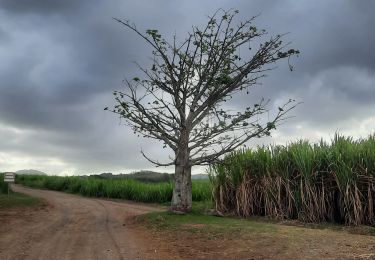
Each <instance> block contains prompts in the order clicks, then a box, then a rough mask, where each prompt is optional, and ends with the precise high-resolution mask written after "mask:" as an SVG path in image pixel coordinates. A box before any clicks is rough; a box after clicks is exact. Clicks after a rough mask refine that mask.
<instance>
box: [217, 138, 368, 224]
mask: <svg viewBox="0 0 375 260" xmlns="http://www.w3.org/2000/svg"><path fill="white" fill-rule="evenodd" d="M212 172H213V175H214V178H212V181H213V188H214V201H215V207H216V209H217V210H218V211H219V212H222V213H226V214H228V213H230V214H234V215H237V216H241V217H249V216H254V215H258V216H270V217H273V218H277V219H297V220H299V221H302V222H310V223H318V222H335V223H341V224H346V225H360V224H364V225H374V224H375V214H374V208H375V135H371V136H369V137H368V138H367V139H361V140H353V139H352V138H350V137H342V136H339V135H336V136H335V137H334V139H333V140H332V144H327V143H325V142H323V141H321V142H320V143H318V144H310V143H309V142H308V141H299V142H294V143H291V144H289V145H287V146H269V147H258V149H257V150H251V149H247V150H240V151H236V152H233V153H232V154H230V155H228V156H227V157H225V159H224V160H223V162H221V163H219V164H215V165H214V166H212Z"/></svg>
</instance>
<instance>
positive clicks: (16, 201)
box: [0, 173, 41, 210]
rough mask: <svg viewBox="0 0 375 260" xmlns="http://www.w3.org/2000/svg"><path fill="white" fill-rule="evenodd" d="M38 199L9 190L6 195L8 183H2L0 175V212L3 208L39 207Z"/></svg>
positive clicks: (2, 178)
mask: <svg viewBox="0 0 375 260" xmlns="http://www.w3.org/2000/svg"><path fill="white" fill-rule="evenodd" d="M40 203H41V201H40V200H39V199H38V198H33V197H30V196H27V195H24V194H21V193H16V192H13V191H11V190H10V192H9V195H8V183H6V182H4V174H2V173H0V210H1V209H5V208H18V207H31V206H35V205H40Z"/></svg>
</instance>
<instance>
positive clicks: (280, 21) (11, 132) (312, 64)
mask: <svg viewBox="0 0 375 260" xmlns="http://www.w3.org/2000/svg"><path fill="white" fill-rule="evenodd" d="M220 7H222V8H226V9H228V8H235V9H239V10H240V17H241V18H243V19H244V18H248V17H250V16H253V15H257V14H261V15H260V16H259V17H258V18H257V20H256V22H255V24H256V25H258V26H259V27H261V28H266V29H267V30H269V32H270V35H272V34H277V33H285V32H290V34H288V35H286V37H285V39H286V41H291V42H292V44H291V46H292V47H296V48H298V49H300V50H301V52H302V54H301V55H300V57H299V58H297V59H293V60H291V62H292V64H293V65H294V66H295V71H293V72H290V71H289V69H288V65H287V63H286V62H284V63H280V64H279V67H278V68H277V69H276V70H274V71H272V72H270V73H269V76H268V77H267V78H265V79H264V80H263V81H262V83H263V85H262V86H257V87H255V88H254V89H253V90H252V91H251V92H250V93H251V95H249V96H243V95H242V96H239V97H237V98H236V99H234V103H232V105H233V106H238V107H240V106H244V105H246V104H249V103H250V104H251V103H253V102H256V101H257V100H258V99H259V98H261V97H262V96H263V97H266V98H271V100H272V102H273V103H272V104H271V105H273V107H275V108H277V106H278V105H279V104H281V103H282V102H283V101H286V100H288V99H289V98H296V99H297V100H298V101H303V102H304V103H303V104H302V105H300V106H299V107H297V108H296V109H295V110H294V111H293V113H292V114H293V115H295V116H296V117H295V118H293V119H291V120H290V121H289V122H288V124H285V125H283V126H282V127H281V128H280V130H279V132H277V133H276V135H275V136H276V137H275V138H274V139H266V140H264V142H273V141H276V142H277V141H280V140H283V141H284V140H289V139H293V138H296V137H305V138H310V137H311V138H316V137H317V136H318V135H325V136H327V135H329V134H332V133H333V132H334V131H336V130H337V129H342V130H343V131H344V132H345V131H346V132H348V133H351V134H355V133H356V131H355V129H356V126H355V125H353V122H356V124H357V125H362V130H361V134H362V133H365V132H366V131H368V132H370V131H372V128H371V127H372V126H373V124H372V121H371V120H375V119H373V112H372V111H374V108H375V107H374V105H373V104H374V103H375V102H374V101H375V87H374V84H375V77H374V76H373V74H374V68H375V64H374V63H375V56H374V55H375V54H374V52H373V46H374V45H375V34H374V33H373V32H372V25H373V24H375V15H374V10H375V3H374V2H373V1H355V2H354V1H333V0H332V1H323V0H321V1H318V2H317V1H314V2H311V1H298V2H296V1H292V0H289V1H283V2H275V1H261V0H254V1H234V2H230V3H228V2H227V1H204V2H203V3H202V2H201V1H196V0H194V1H188V2H182V3H180V2H176V1H171V0H163V1H145V0H144V1H111V2H109V1H73V0H72V1H70V0H69V1H57V0H56V1H53V0H33V1H30V0H29V1H26V0H20V1H11V0H1V1H0V17H1V18H0V22H1V23H0V60H1V63H0V78H1V82H0V170H1V169H2V168H3V167H5V169H4V170H7V169H17V168H18V167H28V166H30V167H39V168H40V169H43V170H46V171H49V172H50V173H52V172H54V173H58V172H61V171H64V169H70V170H72V171H73V170H74V171H76V172H79V173H90V172H96V171H105V170H106V169H107V170H109V171H123V170H125V169H137V168H138V169H139V168H150V167H152V166H151V165H150V164H149V163H148V162H147V161H146V160H144V159H143V157H142V156H141V155H140V154H139V150H140V149H141V148H142V149H144V150H146V151H148V152H150V153H151V155H154V156H161V158H162V159H163V158H166V157H167V155H168V152H167V151H164V150H161V149H160V145H159V144H158V143H155V142H150V141H149V140H143V139H140V138H136V137H135V136H134V135H133V134H132V132H131V131H130V130H129V129H128V128H127V127H126V126H123V125H119V123H120V121H119V119H118V118H116V116H114V115H113V114H110V113H106V112H104V111H103V108H104V107H105V106H108V105H111V104H112V103H113V99H112V95H111V93H112V91H113V90H117V89H121V88H122V85H121V82H122V79H124V78H125V77H129V78H132V77H133V76H136V75H140V72H139V71H138V70H137V67H136V65H135V64H134V63H133V62H134V61H137V62H138V63H140V64H141V65H145V66H147V65H148V64H149V62H150V60H149V57H150V56H151V50H150V48H149V47H148V46H147V45H146V44H145V43H144V42H143V41H142V40H141V39H140V38H139V37H137V36H136V35H135V34H134V33H132V32H130V31H128V30H126V29H125V28H124V27H123V26H121V25H120V24H118V23H116V22H115V21H114V20H113V19H112V17H118V18H125V19H130V20H131V21H134V22H135V23H136V24H137V27H138V28H140V29H141V30H146V29H149V28H157V29H159V30H160V31H161V33H163V34H164V35H166V37H167V38H170V37H171V35H172V34H174V33H176V34H177V36H178V37H179V39H180V40H183V38H184V36H185V35H186V32H187V31H189V30H190V29H191V26H192V25H199V24H202V25H203V24H204V23H205V21H206V15H210V14H212V13H213V12H214V11H215V10H217V9H218V8H220ZM348 122H351V123H348ZM367 128H368V129H367ZM259 142H260V143H261V142H263V140H257V141H256V142H255V143H259ZM15 162H17V163H19V165H21V166H17V165H15V164H16V163H15Z"/></svg>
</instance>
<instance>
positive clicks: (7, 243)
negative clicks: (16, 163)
mask: <svg viewBox="0 0 375 260" xmlns="http://www.w3.org/2000/svg"><path fill="white" fill-rule="evenodd" d="M13 190H14V191H17V192H22V193H25V194H29V195H31V196H34V197H39V198H42V199H44V200H45V201H46V202H47V204H48V205H47V206H43V207H40V208H39V209H36V210H34V211H33V210H31V211H30V210H25V211H23V212H22V213H21V214H23V215H22V216H20V212H19V211H14V212H12V210H9V211H8V212H2V213H1V215H0V221H1V224H0V259H2V260H4V259H49V260H50V259H168V258H169V257H168V255H163V252H158V251H157V250H156V248H154V247H153V244H152V242H153V241H152V238H150V237H149V238H147V237H142V234H139V233H137V231H136V230H134V229H132V228H131V227H130V226H129V225H128V224H129V223H128V219H129V217H131V216H134V215H139V214H143V213H147V212H151V211H157V210H159V209H158V208H156V207H151V206H147V205H140V204H135V203H131V202H114V201H107V200H101V199H92V198H84V197H80V196H76V195H71V194H66V193H61V192H55V191H48V190H34V189H29V188H25V187H21V186H16V185H14V186H13ZM15 212H18V213H15ZM7 214H8V215H7ZM12 214H13V215H12ZM25 215H27V216H26V217H25Z"/></svg>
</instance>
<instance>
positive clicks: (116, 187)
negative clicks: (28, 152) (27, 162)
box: [16, 175, 212, 203]
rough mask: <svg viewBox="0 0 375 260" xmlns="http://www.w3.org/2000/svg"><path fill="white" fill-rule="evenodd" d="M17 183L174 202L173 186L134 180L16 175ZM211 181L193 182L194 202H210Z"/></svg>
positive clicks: (138, 199)
mask: <svg viewBox="0 0 375 260" xmlns="http://www.w3.org/2000/svg"><path fill="white" fill-rule="evenodd" d="M16 182H17V183H20V184H23V185H25V186H29V187H33V188H41V189H50V190H56V191H63V192H69V193H76V194H80V195H83V196H88V197H104V198H114V199H127V200H133V201H140V202H152V203H166V202H170V201H171V198H172V190H173V187H172V183H171V182H160V183H143V182H140V181H136V180H132V179H103V178H97V177H76V176H68V177H59V176H30V175H17V176H16ZM211 192H212V189H211V184H210V181H208V180H196V181H193V201H205V200H211V197H212V195H211Z"/></svg>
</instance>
